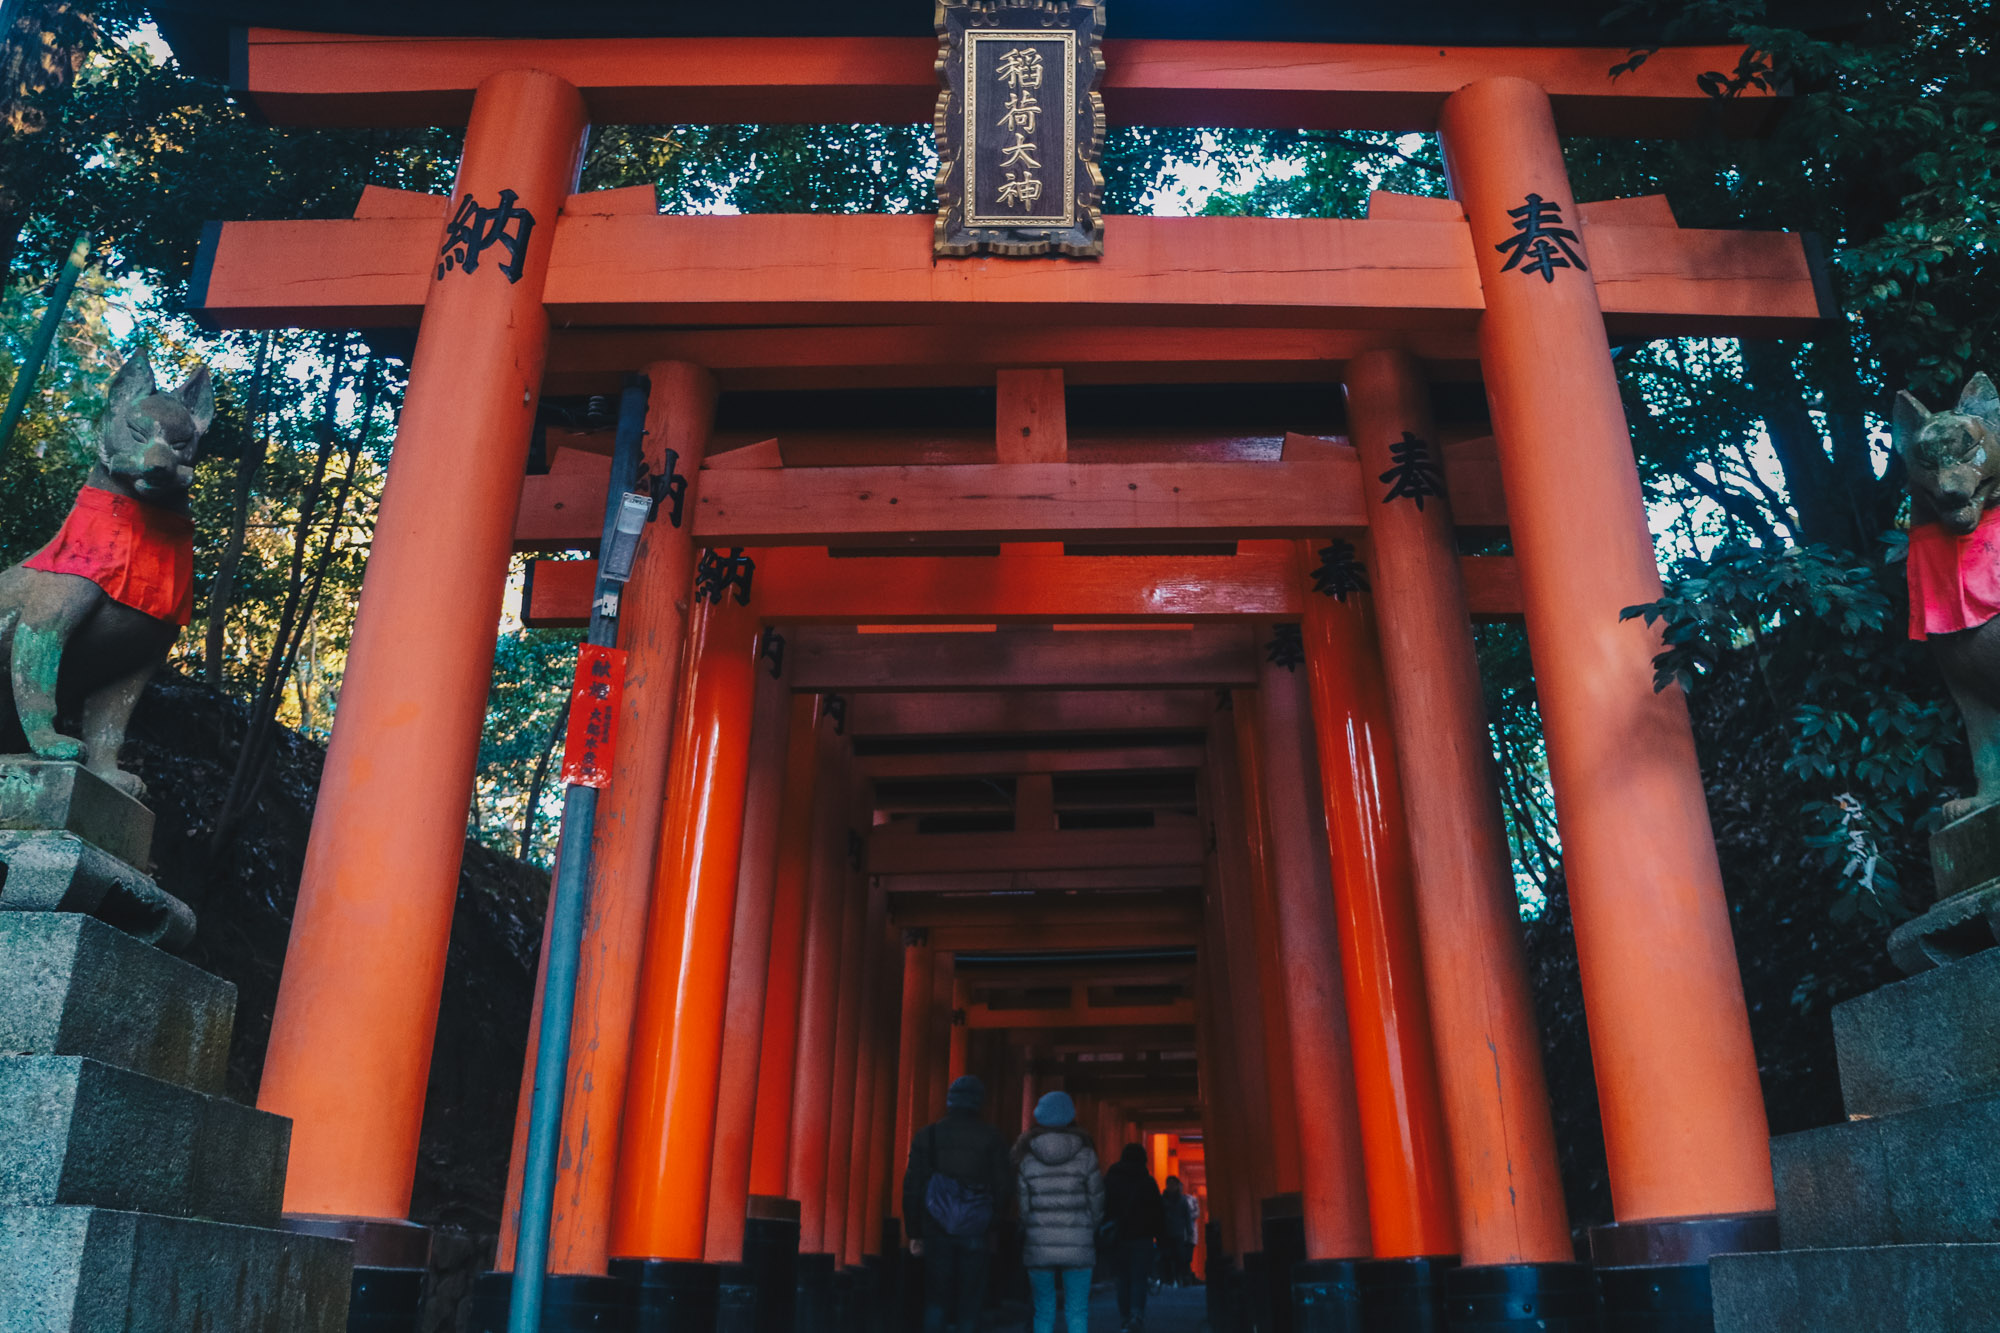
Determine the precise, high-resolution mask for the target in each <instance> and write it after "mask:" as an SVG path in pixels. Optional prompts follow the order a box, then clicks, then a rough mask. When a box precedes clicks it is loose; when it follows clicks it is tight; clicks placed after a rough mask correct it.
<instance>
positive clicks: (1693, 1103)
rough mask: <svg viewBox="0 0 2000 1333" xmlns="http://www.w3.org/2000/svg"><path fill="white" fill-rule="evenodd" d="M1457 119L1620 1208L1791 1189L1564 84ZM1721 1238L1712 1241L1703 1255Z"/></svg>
mask: <svg viewBox="0 0 2000 1333" xmlns="http://www.w3.org/2000/svg"><path fill="white" fill-rule="evenodd" d="M1439 133H1440V136H1441V138H1442V141H1443V145H1444V152H1445V161H1446V165H1447V167H1448V169H1449V172H1450V177H1451V184H1452V193H1453V194H1454V196H1455V197H1456V198H1458V199H1459V200H1460V201H1461V202H1462V203H1463V204H1464V205H1465V211H1466V215H1467V217H1468V218H1469V219H1470V220H1471V224H1472V243H1473V247H1472V248H1473V251H1474V252H1475V254H1476V256H1477V259H1478V263H1479V275H1480V281H1481V283H1482V285H1483V286H1484V289H1485V306H1486V309H1485V313H1484V315H1483V316H1482V318H1481V321H1480V334H1479V338H1480V361H1481V365H1482V366H1483V367H1484V370H1485V376H1486V395H1487V401H1488V403H1489V404H1490V405H1491V407H1492V413H1493V429H1494V435H1495V437H1496V439H1497V441H1498V445H1499V450H1500V463H1501V474H1502V481H1503V484H1504V487H1505V490H1506V494H1507V511H1508V517H1509V524H1510V527H1511V530H1512V533H1513V542H1514V552H1515V556H1516V558H1517V560H1518V561H1519V564H1520V573H1521V591H1522V603H1523V608H1524V610H1525V612H1526V615H1527V624H1528V641H1529V646H1530V648H1531V650H1532V652H1533V655H1534V663H1535V677H1536V682H1537V691H1538V697H1539V699H1540V702H1541V708H1542V722H1543V728H1544V732H1545V734H1546V736H1547V741H1548V753H1549V772H1550V776H1551V778H1552V779H1553V782H1554V786H1555V800H1556V813H1557V817H1558V820H1559V823H1560V827H1561V830H1562V841H1563V864H1564V870H1565V874H1566V877H1567V882H1568V886H1569V895H1570V908H1571V912H1572V913H1573V915H1574V918H1575V923H1576V950H1577V956H1578V959H1579V961H1580V962H1581V965H1582V971H1583V991H1584V1003H1585V1008H1586V1011H1587V1013H1588V1015H1589V1019H1590V1042H1591V1055H1592V1058H1593V1060H1594V1063H1595V1066H1596V1071H1597V1087H1598V1100H1599V1104H1600V1106H1601V1108H1602V1111H1603V1119H1604V1143H1605V1152H1606V1155H1607V1157H1608V1159H1609V1163H1610V1170H1611V1193H1612V1203H1613V1209H1614V1212H1615V1214H1616V1216H1617V1218H1618V1220H1619V1222H1620V1223H1637V1222H1646V1221H1650V1220H1655V1219H1663V1218H1688V1217H1701V1216H1710V1217H1713V1216H1717V1215H1726V1214H1743V1213H1753V1212H1764V1211H1768V1210H1770V1209H1771V1208H1772V1207H1773V1206H1774V1202H1773V1195H1772V1185H1771V1161H1770V1147H1769V1133H1768V1127H1767V1125H1766V1122H1765V1118H1764V1104H1763V1097H1762V1093H1761V1091H1760V1088H1759V1086H1758V1079H1757V1058H1756V1053H1755V1051H1754V1050H1753V1049H1752V1047H1751V1042H1750V1025H1749V1019H1748V1015H1747V1012H1746V1010H1745V1006H1744V1002H1743V986H1742V980H1741V977H1740V974H1739V973H1738V971H1737V965H1736V950H1735V945H1734V941H1733V940H1732V938H1731V935H1730V927H1729V907H1728V904H1727V902H1725V900H1724V898H1723V892H1722V876H1721V871H1720V867H1719V865H1718V864H1717V861H1716V854H1715V842H1714V836H1713V833H1712V831H1711V829H1710V826H1709V819H1708V806H1707V802H1706V799H1705V796H1704V793H1703V790H1702V782H1701V771H1700V768H1699V766H1698V764H1697V762H1696V757H1695V749H1694V739H1693V736H1692V734H1691V732H1690V730H1689V727H1688V718H1687V707H1686V704H1685V701H1684V700H1683V698H1682V696H1681V693H1680V691H1679V690H1678V689H1672V688H1670V689H1667V690H1665V691H1655V690H1654V688H1653V665H1652V659H1653V656H1654V655H1655V654H1656V653H1658V652H1659V650H1660V637H1659V634H1658V633H1657V632H1656V631H1655V630H1653V629H1651V628H1648V627H1647V626H1646V625H1645V624H1644V623H1643V622H1640V621H1636V620H1635V621H1624V620H1622V619H1621V618H1620V613H1621V612H1622V611H1623V609H1624V608H1626V607H1629V606H1635V605H1638V604H1640V603H1644V602H1650V601H1653V600H1655V599H1657V598H1658V597H1659V595H1660V576H1659V571H1658V568H1657V566H1656V564H1655V561H1654V555H1653V542H1652V536H1651V534H1650V532H1649V531H1648V529H1647V524H1646V509H1645V501H1644V497H1643V494H1642V492H1641V490H1640V485H1639V475H1638V471H1637V468H1636V466H1635V464H1634V461H1633V457H1632V448H1631V438H1630V435H1629V433H1628V431H1627V428H1626V422H1625V413H1624V408H1623V405H1622V404H1621V403H1620V401H1619V396H1618V383H1617V378H1616V375H1615V373H1614V371H1613V368H1612V364H1611V356H1610V352H1609V349H1608V347H1607V344H1606V337H1605V329H1604V316H1603V313H1602V311H1601V310H1600V308H1599V305H1598V292H1597V287H1596V285H1595V283H1594V282H1593V280H1592V278H1591V275H1590V273H1589V271H1588V270H1589V262H1590V252H1589V248H1588V245H1587V243H1586V241H1587V237H1586V236H1585V234H1584V229H1582V228H1579V227H1578V225H1577V209H1576V200H1575V199H1574V197H1573V196H1572V195H1571V193H1570V186H1569V180H1568V176H1567V173H1566V171H1565V169H1564V165H1563V155H1562V145H1561V142H1560V140H1559V139H1558V138H1557V135H1556V126H1555V119H1554V115H1553V113H1552V111H1551V109H1550V105H1549V98H1548V94H1547V93H1545V92H1544V91H1543V90H1542V89H1541V88H1540V87H1538V86H1536V85H1535V84H1533V83H1529V82H1527V81H1526V80H1523V79H1517V78H1489V79H1483V80H1481V81H1479V82H1477V83H1474V84H1472V85H1470V86H1469V87H1467V88H1465V89H1463V90H1462V91H1460V92H1458V93H1456V94H1454V95H1453V96H1452V98H1451V99H1450V100H1449V101H1448V102H1446V104H1445V108H1444V112H1443V116H1442V119H1441V121H1440V123H1439ZM1705 1259H1706V1255H1705V1254H1704V1255H1693V1254H1690V1255H1689V1256H1688V1258H1687V1261H1689V1262H1695V1261H1705Z"/></svg>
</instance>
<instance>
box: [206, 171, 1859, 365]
mask: <svg viewBox="0 0 2000 1333" xmlns="http://www.w3.org/2000/svg"><path fill="white" fill-rule="evenodd" d="M606 193H609V194H620V193H623V192H621V191H607V192H606ZM443 205H444V201H443V200H442V199H439V200H438V203H437V205H436V212H435V216H434V217H364V218H352V219H326V220H321V221H309V222H231V223H225V224H221V225H220V226H217V227H212V228H211V229H210V230H209V231H208V232H207V234H206V235H205V236H204V238H203V243H202V250H201V254H200V256H199V258H198V260H197V264H196V274H195V278H194V281H193V283H192V286H191V291H190V306H191V307H192V308H193V309H194V310H195V311H196V312H198V313H199V314H200V315H201V317H202V318H203V319H204V321H205V322H207V323H208V324H210V325H211V326H214V327H228V328H284V327H296V328H390V327H408V326H413V325H415V324H416V323H417V321H418V318H419V316H420V314H421V312H422V306H423V300H424V296H425V293H426V291H427V290H428V284H429V277H430V273H431V271H432V268H433V267H434V259H435V255H434V253H433V252H434V251H435V249H436V246H437V241H438V235H439V227H440V223H441V219H442V217H443ZM591 206H592V204H591V200H590V197H589V196H587V195H578V196H574V197H573V199H572V207H573V208H574V210H575V211H566V212H565V215H564V216H563V217H562V218H561V219H560V220H559V222H558V223H557V225H556V236H555V244H554V248H553V251H552V254H551V258H550V268H549V275H548V280H547V284H546V286H545V288H544V299H545V302H546V304H547V307H548V310H549V315H550V317H551V319H552V320H553V322H554V323H555V324H556V325H557V326H558V327H561V326H591V325H600V326H602V325H613V326H632V325H657V326H668V327H671V326H676V325H680V326H727V325H778V324H820V325H849V324H853V325H871V324H886V325H909V324H940V323H942V324H949V323H954V322H977V323H981V324H988V325H994V324H1002V325H1004V324H1010V323H1011V324H1015V325H1023V324H1026V325H1034V326H1038V327H1052V326H1062V325H1123V326H1131V325H1147V324H1155V325H1161V326H1179V327H1201V328H1231V327H1237V326H1242V327H1250V328H1273V327H1276V328H1285V327H1298V328H1318V329H1326V328H1350V329H1368V330H1373V331H1376V332H1378V333H1387V332H1390V331H1395V332H1438V331H1457V332H1459V333H1466V332H1469V331H1470V330H1472V328H1473V327H1474V325H1475V324H1476V322H1477V320H1478V317H1479V314H1480V312H1481V310H1482V309H1483V298H1482V296H1481V292H1480V285H1479V277H1478V273H1477V271H1476V269H1475V267H1474V262H1473V253H1472V242H1471V237H1470V232H1469V229H1468V227H1467V226H1466V224H1465V222H1464V220H1463V219H1462V218H1459V219H1455V220H1445V219H1437V220H1432V219H1430V218H1428V217H1426V218H1418V219H1405V218H1400V217H1397V218H1373V219H1369V220H1366V221H1353V220H1345V219H1322V218H1155V217H1111V218H1106V219H1105V251H1104V258H1103V259H1101V260H1097V261H1094V262H1092V263H1090V264H1075V263H1071V262H1068V261H1065V260H1058V259H1026V260H1016V261H1010V262H1005V263H1001V262H996V261H989V260H972V261H966V262H964V263H947V264H939V263H935V262H933V257H932V254H931V232H932V219H930V218H928V217H922V216H881V215H866V214H860V215H818V214H754V215H744V216H732V217H706V216H702V217H687V216H658V215H654V214H651V213H644V212H633V211H630V202H629V200H613V201H607V202H605V203H603V204H601V205H600V207H602V208H604V209H605V210H606V211H603V212H591V211H588V210H589V209H590V208H591ZM1580 225H1581V226H1582V227H1583V229H1584V235H1585V237H1586V240H1587V243H1588V245H1589V247H1590V257H1591V276H1592V277H1593V278H1594V279H1595V280H1596V283H1597V288H1598V297H1599V300H1600V302H1601V303H1602V305H1603V308H1604V312H1605V323H1606V329H1607V332H1608V334H1609V336H1611V337H1612V338H1614V339H1625V338H1648V337H1663V336H1671V335H1680V334H1696V333H1703V334H1713V335H1718V336H1762V337H1784V336H1794V335H1802V334H1807V333H1810V332H1812V331H1813V330H1815V329H1816V328H1818V327H1819V325H1820V322H1821V318H1822V315H1823V313H1824V312H1823V311H1822V309H1821V306H1820V289H1819V286H1818V285H1817V283H1816V282H1815V279H1814V273H1813V269H1812V265H1811V264H1810V263H1809V262H1808V260H1807V256H1806V251H1805V246H1804V242H1803V240H1802V239H1801V238H1800V237H1799V236H1798V235H1796V234H1793V233H1786V232H1752V231H1693V230H1682V229H1680V228H1675V227H1654V226H1636V227H1635V226H1624V225H1617V224H1610V223H1607V224H1601V225H1597V226H1592V225H1591V224H1588V223H1581V224H1580ZM864 257H865V262H863V259H864Z"/></svg>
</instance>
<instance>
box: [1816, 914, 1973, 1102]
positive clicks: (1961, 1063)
mask: <svg viewBox="0 0 2000 1333" xmlns="http://www.w3.org/2000/svg"><path fill="white" fill-rule="evenodd" d="M1833 1042H1834V1048H1835V1050H1836V1051H1837V1052H1838V1054H1839V1057H1840V1092H1841V1098H1842V1100H1843V1101H1844V1102H1845V1104H1846V1106H1847V1113H1848V1114H1849V1115H1851V1116H1878V1115H1892V1114H1894V1113H1896V1112H1898V1111H1909V1110H1914V1109H1916V1108H1917V1107H1920V1106H1932V1105H1935V1104H1937V1103H1940V1102H1957V1101H1964V1100H1966V1099H1967V1098H1969V1097H1979V1096H1984V1095H1986V1094H1988V1093H1996V1092H2000V949H1996V950H1988V951H1987V952H1985V953H1981V954H1975V955H1973V956H1972V957H1970V958H1967V959H1963V960H1961V961H1959V962H1956V963H1951V964H1949V965H1947V966H1944V967H1939V968H1934V969H1933V970H1931V971H1928V972H1923V973H1920V974H1918V975H1916V976H1913V977H1911V978H1910V979H1909V980H1907V981H1896V982H1891V983H1890V984H1889V985H1887V986H1884V987H1882V988H1881V989H1879V990H1875V991H1871V992H1869V993H1868V994H1866V995H1862V996H1857V997H1856V998H1854V999H1852V1000H1848V1001H1845V1002H1844V1003H1841V1004H1837V1005H1835V1006H1834V1007H1833Z"/></svg>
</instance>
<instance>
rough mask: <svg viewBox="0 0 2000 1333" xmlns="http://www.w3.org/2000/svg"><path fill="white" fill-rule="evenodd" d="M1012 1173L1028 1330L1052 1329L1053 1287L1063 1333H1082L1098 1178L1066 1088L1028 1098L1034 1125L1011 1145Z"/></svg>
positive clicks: (1100, 1211)
mask: <svg viewBox="0 0 2000 1333" xmlns="http://www.w3.org/2000/svg"><path fill="white" fill-rule="evenodd" d="M1014 1172H1015V1180H1014V1189H1015V1193H1016V1194H1017V1196H1018V1197H1019V1199H1020V1203H1021V1262H1022V1264H1023V1265H1025V1266H1026V1267H1027V1270H1028V1290H1029V1292H1030V1294H1031V1295H1032V1296H1033V1297H1034V1302H1035V1329H1034V1333H1054V1330H1055V1323H1056V1289H1057V1287H1058V1286H1060V1287H1061V1288H1062V1304H1063V1315H1064V1317H1065V1318H1066V1319H1067V1321H1068V1324H1069V1333H1088V1329H1089V1323H1090V1269H1091V1266H1092V1265H1093V1264H1094V1263H1096V1262H1097V1224H1098V1223H1099V1222H1100V1221H1102V1220H1103V1218H1104V1177H1103V1176H1101V1175H1100V1174H1098V1167H1097V1149H1096V1148H1095V1147H1093V1146H1092V1144H1091V1142H1090V1135H1088V1134H1086V1133H1084V1132H1083V1131H1082V1130H1080V1129H1078V1128H1077V1127H1076V1104H1075V1103H1074V1102H1072V1101H1071V1100H1070V1097H1069V1094H1068V1093H1066V1092H1052V1093H1049V1094H1048V1095H1047V1096H1045V1097H1043V1098H1042V1099H1041V1100H1040V1101H1038V1102H1036V1103H1035V1125H1034V1128H1032V1129H1030V1130H1029V1131H1028V1132H1027V1133H1026V1134H1023V1135H1022V1136H1021V1138H1020V1141H1019V1142H1017V1143H1016V1144H1015V1145H1014Z"/></svg>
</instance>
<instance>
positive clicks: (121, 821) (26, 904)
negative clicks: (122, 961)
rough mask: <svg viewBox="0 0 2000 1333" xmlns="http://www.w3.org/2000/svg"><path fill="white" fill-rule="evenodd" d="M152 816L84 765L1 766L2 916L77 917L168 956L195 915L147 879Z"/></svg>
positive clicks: (14, 759) (186, 936)
mask: <svg viewBox="0 0 2000 1333" xmlns="http://www.w3.org/2000/svg"><path fill="white" fill-rule="evenodd" d="M152 845H153V812H152V811H150V810H148V809H147V808H146V807H145V806H143V805H141V804H139V802H138V801H136V800H134V799H133V798H132V797H130V796H127V795H126V794H125V793H124V792H122V791H119V790H118V789H117V788H116V787H113V786H112V785H111V784H110V783H108V782H106V781H105V780H104V779H103V778H100V777H98V776H97V775H96V774H95V773H92V772H91V771H90V770H89V769H87V768H85V767H83V765H81V764H76V763H68V762H60V761H56V760H44V759H23V758H20V757H18V756H9V757H7V758H5V759H0V912H6V911H15V912H79V913H83V914H86V915H89V916H94V917H97V918H98V919H100V920H102V921H107V922H109V923H110V924H112V925H114V926H116V927H118V928H119V929H120V930H123V931H125V932H126V933H127V934H129V935H133V936H135V937H137V938H138V939H140V940H143V941H145V942H146V943H147V944H157V945H159V946H160V947H161V948H163V949H184V948H186V947H187V946H188V944H190V943H191V942H192V941H193V940H194V913H193V912H192V911H190V910H188V906H187V904H186V903H184V902H182V901H181V900H180V899H178V898H176V897H174V896H173V895H172V894H171V893H168V892H167V891H166V890H165V889H162V888H161V887H160V886H159V885H157V884H155V883H154V882H153V880H152V878H151V876H149V875H147V874H146V872H145V869H144V867H145V865H146V863H147V858H148V857H149V855H150V854H151V851H152Z"/></svg>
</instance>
